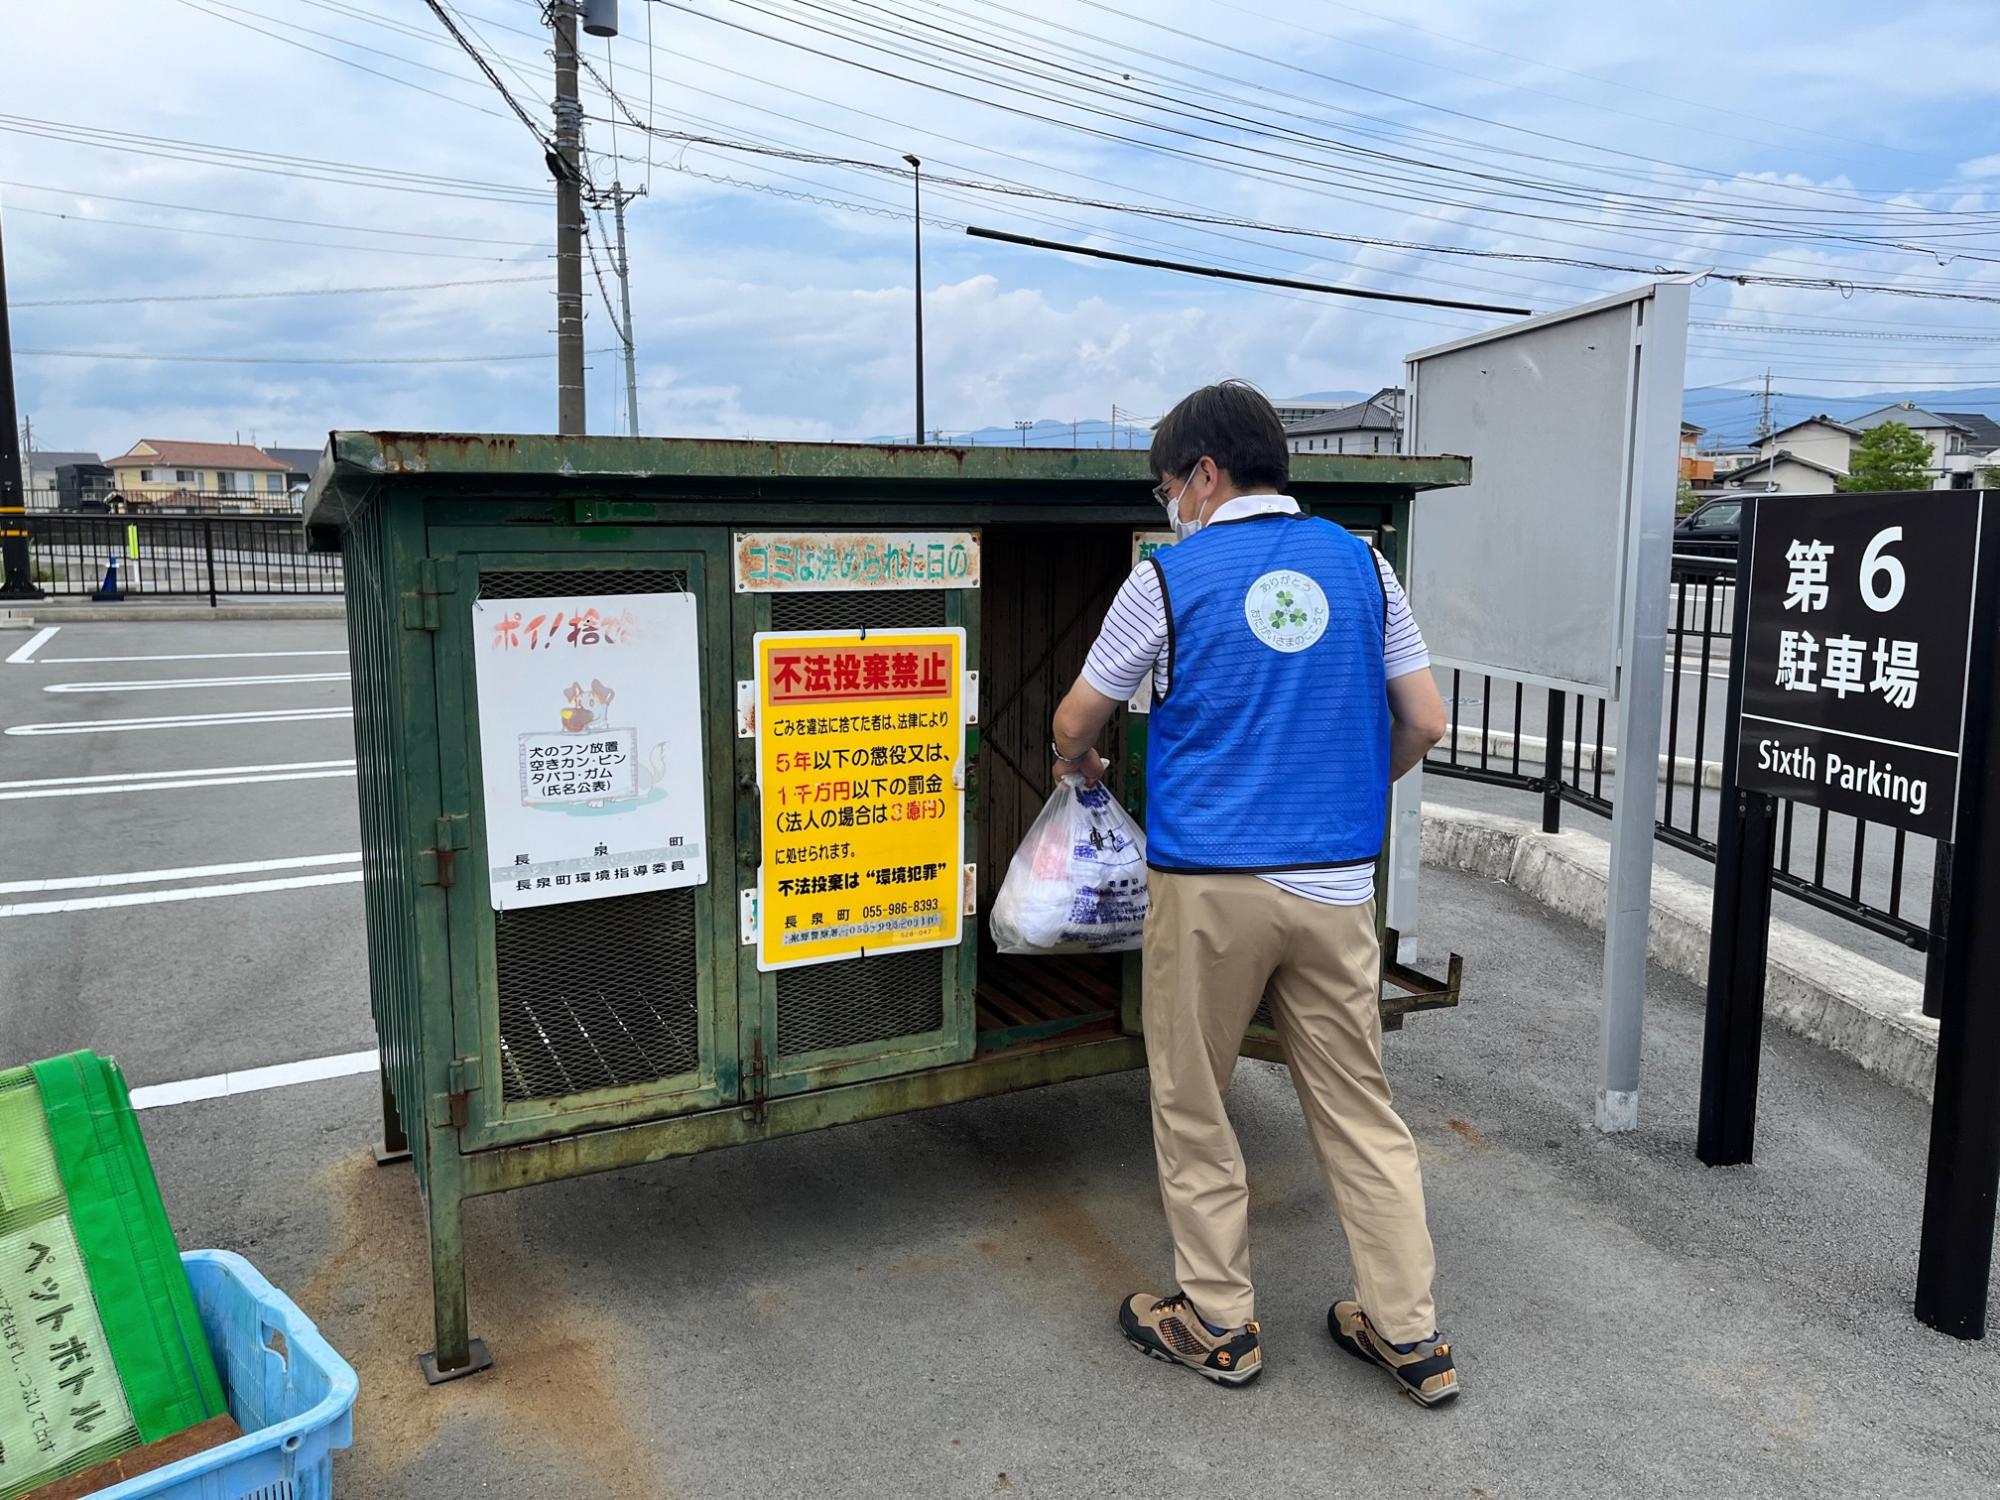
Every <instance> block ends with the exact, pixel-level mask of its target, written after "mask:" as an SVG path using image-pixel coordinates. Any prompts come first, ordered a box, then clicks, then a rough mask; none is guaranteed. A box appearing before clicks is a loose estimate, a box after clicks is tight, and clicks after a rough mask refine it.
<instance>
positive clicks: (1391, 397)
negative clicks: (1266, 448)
mask: <svg viewBox="0 0 2000 1500" xmlns="http://www.w3.org/2000/svg"><path fill="white" fill-rule="evenodd" d="M1402 435H1403V388H1402V387H1401V386H1399V385H1390V386H1384V387H1383V388H1382V389H1381V390H1379V391H1377V392H1376V393H1375V394H1374V395H1372V396H1370V397H1369V398H1368V399H1367V400H1365V401H1356V402H1354V403H1353V404H1352V405H1349V406H1343V407H1340V408H1338V409H1337V410H1334V411H1330V412H1327V413H1325V414H1324V415H1322V416H1317V417H1309V418H1307V419H1306V420H1305V421H1303V422H1294V423H1292V424H1291V425H1290V426H1288V427H1286V428H1285V446H1286V447H1287V448H1289V449H1291V450H1292V452H1294V453H1394V452H1395V451H1396V450H1397V447H1398V445H1399V444H1400V443H1401V441H1402Z"/></svg>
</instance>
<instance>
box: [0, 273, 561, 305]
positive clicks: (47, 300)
mask: <svg viewBox="0 0 2000 1500" xmlns="http://www.w3.org/2000/svg"><path fill="white" fill-rule="evenodd" d="M548 279H549V278H548V276H547V274H546V273H540V272H538V273H536V274H535V275H533V276H476V277H473V278H471V279H469V280H465V281H411V282H404V283H402V284H400V285H397V286H299V287H285V288H282V289H279V290H274V291H268V292H151V293H147V294H145V295H144V296H138V297H41V298H35V299H31V300H28V301H21V300H20V299H18V298H16V299H14V300H13V301H12V302H11V304H10V305H12V306H14V307H108V306H113V305H124V304H128V303H137V302H257V301H263V300H265V299H268V298H274V297H358V296H366V295H373V294H375V293H380V292H438V291H443V290H445V289H446V288H448V287H461V286H510V285H515V284H518V283H520V282H526V281H547V280H548Z"/></svg>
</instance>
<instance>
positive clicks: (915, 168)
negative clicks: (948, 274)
mask: <svg viewBox="0 0 2000 1500" xmlns="http://www.w3.org/2000/svg"><path fill="white" fill-rule="evenodd" d="M903 160H904V161H906V162H908V163H909V164H910V188H911V191H912V192H913V193H914V194H915V195H916V208H915V212H914V213H913V214H912V215H911V222H912V227H913V228H914V229H915V231H916V249H917V275H916V301H917V446H918V447H922V446H923V442H924V164H923V163H922V162H920V161H918V160H917V159H916V158H915V157H914V156H905V157H904V158H903Z"/></svg>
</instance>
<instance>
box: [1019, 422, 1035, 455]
mask: <svg viewBox="0 0 2000 1500" xmlns="http://www.w3.org/2000/svg"><path fill="white" fill-rule="evenodd" d="M1034 425H1035V424H1034V423H1033V422H1023V421H1021V420H1020V419H1019V418H1018V417H1017V418H1015V420H1014V430H1015V431H1016V432H1018V433H1020V434H1021V446H1022V447H1023V448H1025V447H1027V446H1028V429H1029V428H1030V427H1033V426H1034Z"/></svg>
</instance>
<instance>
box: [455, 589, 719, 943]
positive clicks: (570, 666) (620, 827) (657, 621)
mask: <svg viewBox="0 0 2000 1500" xmlns="http://www.w3.org/2000/svg"><path fill="white" fill-rule="evenodd" d="M472 629H473V658H474V661H475V663H476V667H475V677H476V685H477V687H478V692H479V764H480V769H481V772H482V774H483V776H484V779H485V793H486V795H485V803H486V852H487V858H488V863H489V865H490V867H491V868H490V869H489V871H488V878H489V882H490V884H491V887H492V896H493V906H494V909H495V910H498V911H507V910H511V909H513V908H516V907H523V906H548V905H551V904H554V903H557V902H562V901H590V900H594V899H596V898H598V897H601V896H627V895H631V894H632V893H634V892H636V891H657V890H665V889H668V888H670V887H673V886H684V885H702V884H704V883H706V881H707V880H708V848H707V839H706V837H705V829H706V827H707V819H706V816H705V809H706V806H707V803H706V800H705V798H704V795H703V788H702V730H701V679H700V668H699V661H700V638H699V635H698V633H697V631H696V628H695V601H694V595H692V594H596V595H587V596H577V597H553V598H547V599H481V600H478V601H477V602H475V603H474V605H473V607H472Z"/></svg>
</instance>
